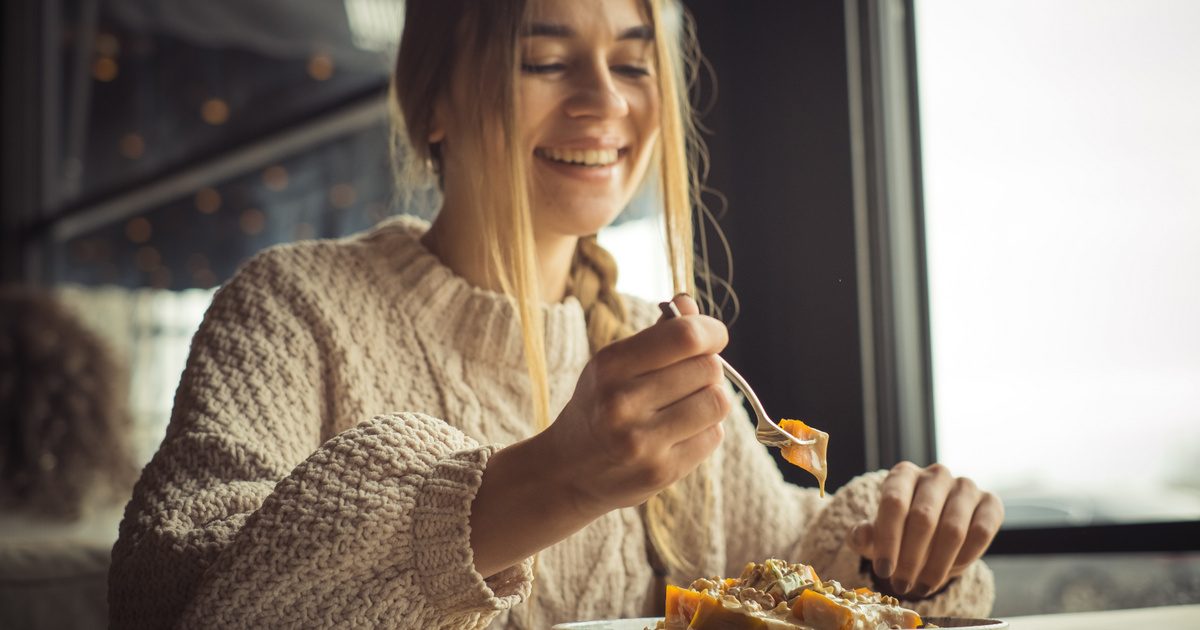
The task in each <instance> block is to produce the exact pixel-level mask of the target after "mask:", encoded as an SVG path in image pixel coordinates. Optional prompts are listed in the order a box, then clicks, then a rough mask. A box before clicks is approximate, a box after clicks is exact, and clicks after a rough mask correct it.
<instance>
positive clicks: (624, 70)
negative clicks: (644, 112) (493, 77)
mask: <svg viewBox="0 0 1200 630" xmlns="http://www.w3.org/2000/svg"><path fill="white" fill-rule="evenodd" d="M566 69H567V64H565V63H547V64H530V63H523V64H521V71H522V72H526V73H529V74H554V73H556V72H562V71H564V70H566ZM613 70H615V71H617V72H619V73H621V74H624V75H626V76H629V77H635V78H639V77H647V76H650V70H649V69H648V68H643V67H641V66H631V65H621V66H614V67H613Z"/></svg>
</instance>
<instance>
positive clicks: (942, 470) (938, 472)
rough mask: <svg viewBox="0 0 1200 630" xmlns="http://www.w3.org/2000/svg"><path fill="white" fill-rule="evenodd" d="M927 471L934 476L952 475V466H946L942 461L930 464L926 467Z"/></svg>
mask: <svg viewBox="0 0 1200 630" xmlns="http://www.w3.org/2000/svg"><path fill="white" fill-rule="evenodd" d="M925 472H927V473H928V474H929V475H930V476H932V477H949V476H950V468H949V467H948V466H946V465H945V464H940V463H933V464H930V465H929V466H927V467H926V468H925Z"/></svg>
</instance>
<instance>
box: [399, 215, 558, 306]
mask: <svg viewBox="0 0 1200 630" xmlns="http://www.w3.org/2000/svg"><path fill="white" fill-rule="evenodd" d="M467 210H470V209H466V208H463V206H462V205H459V204H458V200H457V199H454V198H453V195H450V194H447V195H446V199H445V203H443V205H442V209H441V211H440V212H438V215H437V218H436V219H434V221H433V225H432V226H430V228H429V231H428V232H426V233H425V235H424V236H423V237H421V243H422V244H423V245H424V246H425V247H426V248H427V249H429V251H430V252H432V253H433V254H434V255H435V256H437V257H438V259H439V260H441V261H442V264H444V265H446V266H447V267H449V268H450V270H451V271H453V272H454V273H455V274H457V275H459V276H461V277H462V278H464V279H465V280H466V281H467V282H468V283H470V284H471V285H473V286H476V287H479V288H482V289H487V290H489V291H496V292H499V291H500V290H501V288H502V287H500V284H499V282H498V281H497V280H496V278H495V276H494V275H493V274H489V273H488V258H487V248H485V247H479V246H478V245H477V243H478V238H479V236H478V235H479V233H480V230H479V225H478V221H477V220H475V218H474V217H475V216H477V215H476V214H475V213H474V212H470V211H467ZM578 242H579V237H576V236H569V235H561V234H546V233H543V232H539V231H538V230H537V229H536V228H535V230H534V257H535V264H536V266H537V274H538V283H539V287H538V294H539V296H540V297H541V299H542V301H543V302H547V303H551V304H554V303H558V302H561V301H562V300H563V298H565V297H566V293H567V282H568V280H569V278H570V274H571V261H572V259H573V258H574V255H575V246H576V244H577V243H578Z"/></svg>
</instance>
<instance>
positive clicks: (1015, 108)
mask: <svg viewBox="0 0 1200 630" xmlns="http://www.w3.org/2000/svg"><path fill="white" fill-rule="evenodd" d="M916 42H917V47H918V50H917V53H918V54H917V59H918V64H919V67H918V71H919V76H920V82H919V95H920V109H921V144H922V166H923V170H924V195H925V198H924V202H925V203H924V210H925V219H926V220H925V231H926V242H927V260H928V274H929V294H930V320H931V326H930V328H931V337H932V349H933V350H932V354H933V382H934V392H935V405H936V409H937V431H936V435H937V450H938V453H939V454H940V456H941V457H940V459H941V460H942V461H944V462H946V463H947V464H949V465H950V466H951V468H952V469H954V470H956V471H958V472H960V473H964V474H969V475H971V476H973V477H974V478H975V479H976V480H977V481H979V483H980V484H981V485H983V486H986V487H988V488H990V489H994V490H996V491H998V493H1000V494H1001V495H1002V496H1003V498H1004V499H1005V502H1006V504H1007V506H1008V523H1007V525H1008V526H1011V527H1019V526H1027V525H1088V524H1099V523H1119V522H1129V521H1136V522H1144V521H1152V520H1195V519H1200V467H1197V465H1196V462H1198V461H1200V327H1198V326H1197V322H1200V149H1198V148H1197V147H1200V117H1197V116H1196V114H1195V111H1196V110H1195V108H1196V103H1197V102H1200V65H1197V64H1198V62H1197V60H1200V4H1197V3H1195V2H1192V1H1190V0H1153V1H1147V0H1136V1H1135V0H1103V1H1100V0H1058V1H1056V2H1043V1H1040V0H1023V1H1016V0H1009V1H1007V2H999V3H998V2H982V1H978V0H970V1H965V0H920V1H919V2H917V3H916Z"/></svg>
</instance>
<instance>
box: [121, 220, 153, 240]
mask: <svg viewBox="0 0 1200 630" xmlns="http://www.w3.org/2000/svg"><path fill="white" fill-rule="evenodd" d="M153 234H154V230H153V228H152V227H151V226H150V221H149V220H148V219H146V217H138V218H136V219H134V220H132V221H130V222H129V223H126V224H125V236H127V237H129V240H130V241H133V242H134V243H145V242H146V241H149V240H150V236H151V235H153Z"/></svg>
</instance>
